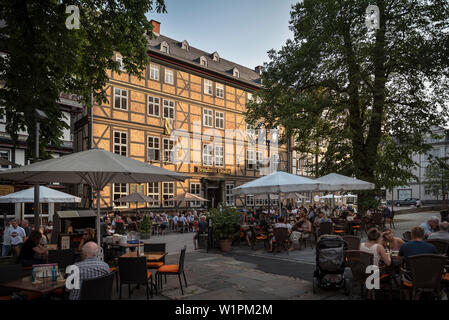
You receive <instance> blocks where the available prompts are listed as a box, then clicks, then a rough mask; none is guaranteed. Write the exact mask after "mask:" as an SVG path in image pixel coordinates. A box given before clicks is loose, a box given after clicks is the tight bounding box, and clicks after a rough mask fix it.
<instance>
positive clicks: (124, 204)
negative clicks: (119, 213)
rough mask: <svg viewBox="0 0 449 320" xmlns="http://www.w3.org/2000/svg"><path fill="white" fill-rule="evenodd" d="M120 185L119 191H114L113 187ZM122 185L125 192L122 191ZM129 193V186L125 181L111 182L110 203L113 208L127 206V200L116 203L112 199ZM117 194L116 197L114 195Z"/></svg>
mask: <svg viewBox="0 0 449 320" xmlns="http://www.w3.org/2000/svg"><path fill="white" fill-rule="evenodd" d="M118 185H119V186H120V191H118V192H116V189H115V187H116V186H118ZM123 185H126V192H125V191H122V190H121V189H122V187H123ZM128 194H129V186H128V184H127V183H113V184H112V205H113V207H114V208H128V206H129V205H128V203H127V202H119V204H118V205H116V204H115V202H114V200H115V199H119V198H121V197H124V196H127V195H128ZM116 195H117V197H116Z"/></svg>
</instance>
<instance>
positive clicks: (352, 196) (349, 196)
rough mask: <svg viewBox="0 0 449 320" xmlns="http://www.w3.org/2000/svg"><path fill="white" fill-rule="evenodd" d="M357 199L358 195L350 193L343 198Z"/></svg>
mask: <svg viewBox="0 0 449 320" xmlns="http://www.w3.org/2000/svg"><path fill="white" fill-rule="evenodd" d="M355 197H357V195H356V194H350V193H349V194H346V195H344V196H343V198H355Z"/></svg>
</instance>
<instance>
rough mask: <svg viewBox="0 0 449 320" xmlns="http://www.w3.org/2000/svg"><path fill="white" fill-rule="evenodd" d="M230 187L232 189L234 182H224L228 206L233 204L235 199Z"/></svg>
mask: <svg viewBox="0 0 449 320" xmlns="http://www.w3.org/2000/svg"><path fill="white" fill-rule="evenodd" d="M232 189H234V184H231V183H228V184H226V205H228V206H235V199H234V195H233V194H232Z"/></svg>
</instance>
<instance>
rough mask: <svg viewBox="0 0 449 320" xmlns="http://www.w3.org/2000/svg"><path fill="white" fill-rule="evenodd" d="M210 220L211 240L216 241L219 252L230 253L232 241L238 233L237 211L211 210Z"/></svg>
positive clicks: (223, 208)
mask: <svg viewBox="0 0 449 320" xmlns="http://www.w3.org/2000/svg"><path fill="white" fill-rule="evenodd" d="M210 219H211V220H212V229H213V231H212V234H213V238H214V240H218V242H219V246H220V249H221V251H231V250H232V246H231V245H232V239H233V238H234V237H236V236H237V235H239V233H240V228H239V219H240V215H239V214H238V212H237V210H236V209H235V208H232V207H222V208H220V209H211V211H210Z"/></svg>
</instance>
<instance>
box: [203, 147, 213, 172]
mask: <svg viewBox="0 0 449 320" xmlns="http://www.w3.org/2000/svg"><path fill="white" fill-rule="evenodd" d="M202 152H203V157H202V158H203V166H207V167H211V166H213V165H214V145H213V143H205V144H203V148H202Z"/></svg>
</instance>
